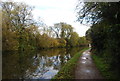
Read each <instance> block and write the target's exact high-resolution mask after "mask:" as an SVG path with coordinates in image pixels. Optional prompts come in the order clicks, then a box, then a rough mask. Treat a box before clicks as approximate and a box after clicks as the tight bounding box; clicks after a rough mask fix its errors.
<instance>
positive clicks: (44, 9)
mask: <svg viewBox="0 0 120 81" xmlns="http://www.w3.org/2000/svg"><path fill="white" fill-rule="evenodd" d="M9 1H10V0H9ZM11 1H15V2H25V3H26V4H28V5H30V6H34V7H35V8H34V10H33V17H34V18H35V19H36V20H37V19H38V18H39V17H40V18H41V19H42V21H43V22H44V23H45V24H46V25H48V26H53V25H54V24H55V23H59V22H65V23H67V24H70V25H72V26H73V27H74V30H75V31H76V32H77V33H78V34H79V36H85V32H86V30H88V28H89V26H86V25H82V24H80V23H79V22H76V20H77V17H76V11H75V7H76V5H77V0H11Z"/></svg>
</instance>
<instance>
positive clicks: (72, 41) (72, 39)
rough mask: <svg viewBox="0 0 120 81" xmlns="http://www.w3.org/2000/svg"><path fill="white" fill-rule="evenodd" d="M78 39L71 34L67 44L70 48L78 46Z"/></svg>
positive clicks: (76, 35) (75, 35) (73, 33)
mask: <svg viewBox="0 0 120 81" xmlns="http://www.w3.org/2000/svg"><path fill="white" fill-rule="evenodd" d="M78 39H79V35H78V34H77V33H76V32H72V33H71V37H70V39H69V44H70V46H71V47H74V46H77V45H78Z"/></svg>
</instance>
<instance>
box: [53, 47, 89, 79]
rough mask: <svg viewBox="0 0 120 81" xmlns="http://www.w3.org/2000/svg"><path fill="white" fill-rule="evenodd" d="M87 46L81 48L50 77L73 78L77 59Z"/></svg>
mask: <svg viewBox="0 0 120 81" xmlns="http://www.w3.org/2000/svg"><path fill="white" fill-rule="evenodd" d="M87 49H88V48H84V49H82V50H81V51H80V52H79V53H77V54H75V55H74V56H73V57H72V58H71V59H70V60H69V61H68V62H67V63H66V64H65V65H64V66H63V67H62V68H61V70H60V71H59V72H58V74H57V75H55V77H53V78H52V80H54V79H74V78H75V75H74V72H75V68H76V65H77V61H78V60H79V58H80V56H81V55H82V52H84V51H85V50H87Z"/></svg>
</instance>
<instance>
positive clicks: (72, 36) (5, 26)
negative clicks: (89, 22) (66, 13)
mask: <svg viewBox="0 0 120 81" xmlns="http://www.w3.org/2000/svg"><path fill="white" fill-rule="evenodd" d="M0 6H1V7H2V44H3V45H2V46H3V47H2V49H3V51H6V50H21V51H24V50H30V49H43V48H57V47H74V46H81V45H87V41H86V39H85V37H79V35H78V34H77V33H76V32H75V31H74V28H73V27H72V26H71V25H69V24H67V23H65V22H60V23H56V24H54V26H47V25H46V24H45V23H44V22H43V21H41V19H40V18H39V19H38V20H34V18H33V17H32V10H33V7H31V6H29V5H26V4H25V3H17V2H2V3H0ZM36 13H37V12H36Z"/></svg>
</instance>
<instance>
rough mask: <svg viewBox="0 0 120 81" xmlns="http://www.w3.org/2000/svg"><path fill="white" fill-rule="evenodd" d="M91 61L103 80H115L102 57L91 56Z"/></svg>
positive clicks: (108, 65)
mask: <svg viewBox="0 0 120 81" xmlns="http://www.w3.org/2000/svg"><path fill="white" fill-rule="evenodd" d="M92 59H93V60H94V63H95V64H96V67H97V68H98V69H99V71H100V73H101V75H102V76H103V77H104V78H105V79H115V78H116V77H115V74H114V72H113V71H112V70H110V64H108V63H106V61H105V60H104V58H103V57H100V56H97V55H94V54H93V55H92Z"/></svg>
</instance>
